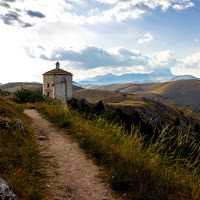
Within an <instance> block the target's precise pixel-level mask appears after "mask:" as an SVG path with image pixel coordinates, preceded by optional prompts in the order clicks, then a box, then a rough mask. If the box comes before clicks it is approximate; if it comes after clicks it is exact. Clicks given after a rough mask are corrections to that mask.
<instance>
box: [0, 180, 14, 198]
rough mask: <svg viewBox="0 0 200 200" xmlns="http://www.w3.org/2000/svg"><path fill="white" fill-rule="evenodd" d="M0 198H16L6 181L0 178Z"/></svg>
mask: <svg viewBox="0 0 200 200" xmlns="http://www.w3.org/2000/svg"><path fill="white" fill-rule="evenodd" d="M0 199H1V200H16V195H15V194H14V193H13V191H12V190H11V189H10V188H9V186H8V185H7V183H6V182H5V181H4V180H3V179H1V178H0Z"/></svg>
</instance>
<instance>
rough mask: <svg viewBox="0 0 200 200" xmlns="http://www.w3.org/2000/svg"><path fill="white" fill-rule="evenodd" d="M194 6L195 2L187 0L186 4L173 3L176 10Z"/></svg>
mask: <svg viewBox="0 0 200 200" xmlns="http://www.w3.org/2000/svg"><path fill="white" fill-rule="evenodd" d="M193 6H194V3H192V2H187V3H185V4H175V5H173V8H174V9H175V10H184V9H187V8H190V7H193Z"/></svg>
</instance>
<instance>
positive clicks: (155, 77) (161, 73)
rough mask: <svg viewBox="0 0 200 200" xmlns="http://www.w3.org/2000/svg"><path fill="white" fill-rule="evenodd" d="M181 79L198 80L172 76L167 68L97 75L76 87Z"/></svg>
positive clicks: (187, 76) (184, 76)
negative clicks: (149, 71)
mask: <svg viewBox="0 0 200 200" xmlns="http://www.w3.org/2000/svg"><path fill="white" fill-rule="evenodd" d="M181 79H198V78H197V77H195V76H192V75H180V76H176V75H173V74H172V72H171V70H170V69H168V68H163V69H157V70H154V71H153V72H151V73H146V74H142V73H128V74H122V75H114V74H112V73H108V74H105V75H98V76H95V77H92V78H87V79H84V80H82V81H78V82H77V85H81V86H83V87H84V85H108V84H113V83H129V82H130V83H152V82H165V81H174V80H181Z"/></svg>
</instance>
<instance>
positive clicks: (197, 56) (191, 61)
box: [179, 52, 200, 69]
mask: <svg viewBox="0 0 200 200" xmlns="http://www.w3.org/2000/svg"><path fill="white" fill-rule="evenodd" d="M179 62H180V65H184V66H185V67H186V68H199V69H200V52H196V53H194V54H192V55H191V56H187V57H186V58H183V59H181V60H180V61H179Z"/></svg>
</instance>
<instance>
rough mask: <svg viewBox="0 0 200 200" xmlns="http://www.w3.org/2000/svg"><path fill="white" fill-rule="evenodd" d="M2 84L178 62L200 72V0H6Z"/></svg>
mask: <svg viewBox="0 0 200 200" xmlns="http://www.w3.org/2000/svg"><path fill="white" fill-rule="evenodd" d="M0 58H1V59H0V62H1V65H0V69H1V70H0V83H7V82H14V81H28V82H31V81H39V82H41V81H42V74H43V73H44V72H46V71H48V70H51V69H53V68H54V66H55V62H56V61H57V60H58V61H60V63H61V67H62V68H63V69H65V70H67V71H69V72H72V73H73V75H74V80H81V79H85V78H87V77H94V76H96V75H104V74H107V73H113V74H117V75H120V74H125V73H148V72H151V71H154V70H155V69H158V68H170V69H171V70H172V72H173V73H174V74H176V75H183V74H191V75H194V76H197V77H200V1H199V0H0Z"/></svg>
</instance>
